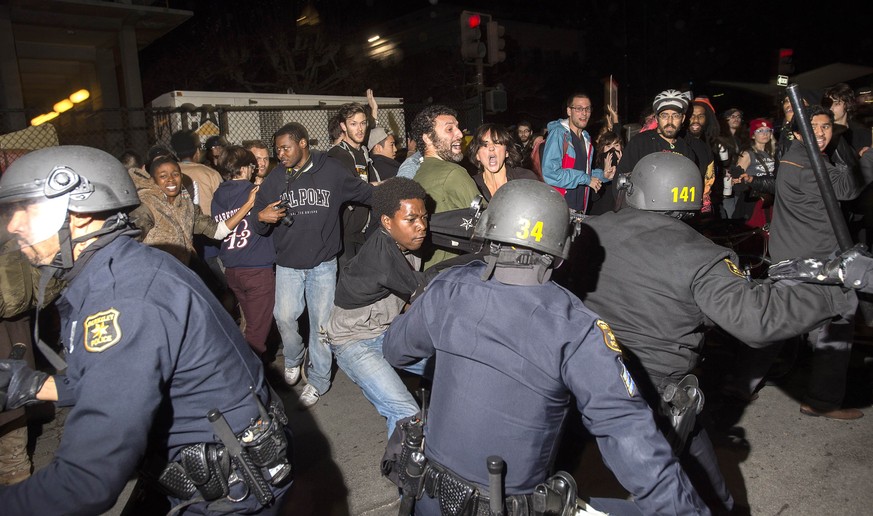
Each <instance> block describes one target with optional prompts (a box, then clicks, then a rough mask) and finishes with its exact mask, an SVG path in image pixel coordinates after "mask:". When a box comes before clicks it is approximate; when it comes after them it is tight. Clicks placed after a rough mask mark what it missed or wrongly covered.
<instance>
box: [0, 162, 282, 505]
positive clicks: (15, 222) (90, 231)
mask: <svg viewBox="0 0 873 516" xmlns="http://www.w3.org/2000/svg"><path fill="white" fill-rule="evenodd" d="M138 204H139V199H138V197H137V194H136V188H135V187H134V184H133V182H132V181H131V179H130V177H129V176H128V174H127V171H126V170H125V169H124V167H123V166H122V165H121V163H120V162H119V161H118V160H116V159H115V158H114V157H112V156H111V155H109V154H107V153H105V152H103V151H100V150H97V149H93V148H88V147H80V146H61V147H53V148H47V149H42V150H38V151H34V152H31V153H29V154H27V155H25V156H23V157H22V158H20V159H18V160H17V161H16V162H15V163H14V164H13V165H12V166H10V167H9V169H8V170H7V171H6V173H5V174H4V175H3V176H2V178H0V237H2V238H3V240H4V243H8V244H10V245H9V246H8V248H14V249H20V250H21V252H22V253H23V254H24V255H25V256H26V257H27V258H28V259H29V260H30V261H31V263H33V264H34V265H38V266H40V267H44V268H45V269H47V270H48V271H49V272H52V273H53V274H54V275H55V276H58V277H60V278H61V279H63V280H64V281H65V282H66V283H67V286H66V287H65V289H64V290H63V292H62V293H61V296H60V297H59V298H58V300H57V307H58V311H59V313H60V316H61V321H60V324H61V328H60V335H61V342H62V344H63V347H64V351H65V356H66V360H67V367H66V370H65V374H56V375H52V376H50V375H48V374H46V373H44V372H41V371H34V370H32V369H30V368H28V367H27V366H26V364H25V363H24V362H23V361H20V360H12V359H3V360H0V409H2V410H9V409H13V408H16V407H20V406H24V405H30V404H32V403H36V402H38V401H56V402H57V404H58V405H59V406H72V409H71V411H70V413H69V415H68V417H67V419H66V423H65V428H64V436H63V439H62V441H61V444H60V447H59V448H58V450H57V451H56V453H55V456H54V459H53V461H52V463H51V464H50V465H49V466H46V467H45V468H43V469H41V470H39V471H37V472H35V473H34V475H33V476H32V477H30V479H28V480H26V481H24V482H22V483H19V484H16V485H13V486H10V487H8V488H5V489H3V490H2V491H0V506H2V507H3V513H4V514H10V515H19V514H61V513H63V514H98V513H102V512H104V511H106V510H107V509H109V508H110V507H112V505H113V504H114V503H115V500H116V499H117V497H118V496H119V494H120V493H121V492H122V489H123V488H124V486H125V484H126V483H127V481H128V479H130V478H131V476H132V474H133V473H134V472H135V471H136V469H137V468H138V467H143V468H148V469H150V470H151V473H153V478H155V479H157V478H160V481H159V483H160V485H161V486H162V487H163V490H164V491H165V492H167V493H170V496H169V501H170V503H171V504H172V505H180V504H183V503H184V504H190V506H189V507H186V510H187V509H190V510H192V511H193V512H197V513H201V514H212V513H214V512H219V513H226V512H234V513H245V514H269V513H271V512H275V511H278V508H279V505H280V503H279V501H280V499H281V497H282V495H283V494H284V492H285V491H286V490H287V489H288V485H289V482H290V478H291V475H290V470H291V468H290V464H289V462H288V457H287V453H288V450H289V448H290V447H289V446H288V437H289V436H290V434H288V433H287V431H286V429H285V423H286V422H287V420H286V418H285V415H284V412H283V411H282V409H281V401H280V400H278V399H277V398H274V397H271V393H270V390H269V387H268V386H267V384H266V383H265V381H264V374H263V369H262V367H261V364H260V361H259V360H258V358H257V357H256V356H255V355H254V354H253V353H252V351H251V349H250V348H249V347H248V345H247V344H246V342H245V340H244V339H243V337H242V335H241V334H240V332H239V329H238V328H237V327H236V325H235V324H234V321H233V320H232V319H231V318H230V316H229V315H228V314H227V312H226V311H225V310H224V309H223V308H222V306H221V305H220V304H219V303H218V301H217V300H216V299H215V298H214V296H212V295H211V294H210V292H209V290H208V289H207V288H206V287H205V286H204V285H203V283H202V282H201V281H200V280H199V279H198V278H197V276H196V275H195V274H194V273H193V272H192V271H190V270H189V269H187V268H186V267H185V266H183V265H182V264H181V263H180V262H179V261H178V260H176V259H174V258H173V257H172V256H170V255H169V254H166V253H164V252H163V251H159V250H156V249H152V248H149V247H147V246H144V245H142V244H141V243H139V242H137V241H136V240H134V239H133V238H132V237H135V236H136V235H137V234H138V230H136V229H135V228H133V227H132V226H130V225H129V223H128V219H127V213H128V212H129V211H130V210H131V209H132V208H134V207H136V206H137V205H138ZM44 272H46V271H45V270H44ZM44 276H45V277H48V276H49V274H44ZM59 360H60V359H59ZM207 413H209V414H210V418H209V419H207ZM244 433H245V434H246V435H248V436H249V437H250V439H249V440H248V442H245V443H242V444H240V442H239V441H238V440H237V439H236V437H235V436H234V434H237V435H242V434H244ZM228 435H230V437H228ZM216 436H218V438H216Z"/></svg>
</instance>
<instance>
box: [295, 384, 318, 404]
mask: <svg viewBox="0 0 873 516" xmlns="http://www.w3.org/2000/svg"><path fill="white" fill-rule="evenodd" d="M298 403H299V404H300V407H302V408H309V407H311V406H313V405H315V404H316V403H318V391H317V390H316V389H315V387H313V386H312V385H308V384H307V385H306V387H304V388H303V392H301V393H300V399H299V400H298Z"/></svg>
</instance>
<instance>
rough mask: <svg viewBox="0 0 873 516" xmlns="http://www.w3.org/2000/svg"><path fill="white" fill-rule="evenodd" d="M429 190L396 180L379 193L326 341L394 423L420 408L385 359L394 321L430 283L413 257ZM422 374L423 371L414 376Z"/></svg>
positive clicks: (343, 276)
mask: <svg viewBox="0 0 873 516" xmlns="http://www.w3.org/2000/svg"><path fill="white" fill-rule="evenodd" d="M425 196H426V194H425V191H424V189H423V188H422V187H421V185H419V184H418V183H416V182H415V181H413V180H411V179H406V178H402V177H396V178H391V179H389V180H387V181H385V182H384V183H382V184H380V185H379V186H377V187H376V188H374V189H373V201H372V207H373V213H374V218H375V219H377V220H378V221H379V227H378V229H377V230H376V231H375V232H374V233H373V235H371V236H370V238H368V239H367V241H366V243H365V244H364V246H363V247H362V248H361V250H360V252H359V253H358V254H357V255H356V256H355V257H354V258H352V259H351V260H350V261H349V263H348V264H346V265H345V266H344V267H343V268H342V270H341V271H340V274H339V282H338V283H337V287H336V297H335V298H334V307H333V310H332V311H331V314H330V322H329V323H328V325H327V337H328V340H329V342H330V348H331V351H333V354H334V356H335V357H336V361H337V364H338V365H339V366H340V368H341V369H342V370H343V371H344V372H345V373H346V375H348V377H349V378H351V379H352V381H354V382H355V383H356V384H358V386H360V387H361V390H362V391H364V396H365V397H366V398H367V399H368V400H370V402H371V403H372V404H373V406H375V407H376V410H378V411H379V414H381V415H382V416H384V417H385V418H386V419H387V420H388V433H389V435H390V433H391V432H392V431H393V430H394V426H395V424H396V422H397V421H398V420H400V419H403V418H404V417H408V416H412V415H414V414H415V413H416V412H418V405H417V404H416V403H415V400H414V399H413V397H412V395H411V394H410V393H409V390H407V388H406V385H404V383H403V381H401V380H400V377H399V376H397V373H396V372H395V371H394V369H393V368H392V367H391V366H390V365H389V364H388V362H386V361H385V358H384V357H383V356H382V339H383V337H384V335H385V331H386V330H387V329H388V327H389V325H390V324H391V322H392V321H393V320H394V319H395V318H396V317H397V316H398V315H400V313H401V312H402V311H403V309H404V307H405V306H406V305H407V303H409V302H410V301H411V299H412V298H413V297H414V296H415V295H416V294H418V293H420V292H421V291H422V290H423V289H424V286H425V284H426V279H425V274H424V273H423V272H419V269H420V268H421V258H419V257H418V256H416V255H415V254H413V253H414V252H415V251H417V250H418V249H420V248H421V245H422V244H423V243H424V238H425V236H426V235H427V210H426V209H425V203H424V200H425ZM416 372H419V371H416Z"/></svg>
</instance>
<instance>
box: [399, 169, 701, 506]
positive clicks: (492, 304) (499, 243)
mask: <svg viewBox="0 0 873 516" xmlns="http://www.w3.org/2000/svg"><path fill="white" fill-rule="evenodd" d="M475 237H478V238H481V239H484V240H485V241H486V245H488V246H489V247H488V253H487V256H486V258H485V262H484V263H483V262H482V261H478V260H477V261H472V262H470V263H468V264H466V265H463V266H457V267H453V268H450V269H447V270H445V271H443V272H441V273H440V274H439V275H438V276H436V278H435V279H434V280H433V281H432V282H431V283H430V284H429V286H428V289H427V290H426V291H425V293H424V294H423V295H422V296H421V297H420V298H419V299H418V300H416V301H415V302H414V303H412V305H411V307H410V308H409V310H408V311H407V312H406V313H405V314H404V315H401V316H400V317H398V318H397V319H396V320H395V321H394V322H393V323H392V325H391V327H390V329H389V330H388V332H387V333H386V337H385V341H384V343H383V352H384V354H385V358H386V359H387V360H388V361H389V362H390V363H391V364H393V365H394V366H403V365H407V364H410V363H413V362H416V361H418V360H420V359H422V358H424V357H428V356H431V355H436V367H435V370H434V376H433V393H432V396H431V403H430V405H429V409H428V410H427V412H426V414H424V415H423V419H424V420H425V421H426V423H424V426H425V427H424V433H425V436H426V438H425V439H424V443H426V444H424V450H422V451H423V452H424V456H425V457H426V466H425V468H424V473H423V474H421V475H420V476H418V477H416V478H419V479H420V481H415V482H412V483H410V482H411V481H410V477H409V476H408V475H407V476H406V477H404V476H403V474H402V473H403V471H405V470H406V468H404V466H402V465H398V466H396V467H397V468H401V475H400V477H401V478H400V485H401V486H405V488H404V496H410V495H412V496H416V497H418V500H417V502H416V504H415V513H416V514H424V515H435V514H441V513H442V514H477V511H480V512H478V514H483V513H487V511H488V510H489V506H490V505H491V503H492V502H494V503H497V504H498V505H501V506H504V508H505V511H506V512H505V514H512V515H519V514H525V515H526V514H529V512H527V511H529V510H530V509H531V508H532V507H533V504H534V503H536V500H535V497H537V496H545V495H543V494H542V493H545V492H550V493H552V494H554V493H555V492H556V491H557V492H560V493H561V496H562V497H563V498H565V499H568V500H575V498H576V497H575V496H570V495H575V483H574V482H573V479H572V477H570V476H569V475H568V474H566V473H561V474H559V475H558V476H556V477H552V478H549V479H547V476H548V474H549V472H550V471H551V467H552V465H553V461H554V458H555V456H554V455H555V451H556V449H557V441H558V437H559V435H560V433H561V430H562V426H563V423H564V421H565V419H566V416H567V414H568V412H569V408H570V403H571V400H574V399H575V400H576V405H577V407H578V409H579V410H580V411H581V413H582V420H583V424H584V425H585V426H586V428H587V429H588V430H589V431H590V432H591V434H592V435H594V436H596V438H597V443H598V445H599V447H600V450H601V452H602V454H603V456H604V457H605V459H606V461H605V462H606V463H607V464H608V465H609V467H610V468H611V469H612V470H613V472H614V473H615V474H616V477H617V478H618V479H619V481H620V482H622V484H623V485H624V486H625V487H626V488H627V490H628V491H629V492H631V493H632V495H633V500H632V501H630V502H628V501H625V500H608V499H592V500H590V501H589V503H590V506H589V505H586V502H582V501H581V500H580V501H577V502H574V503H578V504H579V507H587V508H588V510H590V509H592V508H593V509H599V510H609V511H610V512H612V513H616V514H640V513H644V514H655V513H671V514H697V513H707V510H706V507H705V506H704V505H703V502H702V501H701V500H700V498H699V497H698V496H697V494H696V493H695V492H694V490H693V488H692V487H691V485H690V482H689V480H688V478H687V477H686V476H685V474H684V473H683V472H682V470H681V469H680V467H679V464H678V462H677V460H676V458H675V457H674V455H673V453H672V451H671V449H670V446H669V444H668V443H667V441H666V440H665V439H664V437H663V435H661V433H660V432H658V430H657V428H656V427H655V424H654V420H653V418H652V414H651V411H650V409H649V408H648V406H647V405H646V403H645V401H644V400H643V399H642V398H641V397H640V395H639V393H638V391H637V388H636V385H635V382H634V380H633V378H632V377H631V376H630V375H629V374H628V372H627V370H626V368H625V365H624V362H623V358H622V350H621V348H620V347H619V346H618V344H617V343H616V341H615V338H614V336H613V333H612V331H611V329H610V326H609V324H607V322H605V321H604V320H602V319H600V318H598V316H597V315H595V313H593V312H592V311H590V310H589V309H588V308H586V307H585V306H584V305H583V304H582V302H581V301H580V300H579V299H578V298H577V297H576V296H574V295H573V294H572V293H570V292H569V291H567V290H565V289H564V288H562V287H560V286H558V285H557V284H556V283H554V282H552V281H551V280H550V279H549V278H550V275H551V273H552V271H553V269H554V268H555V267H556V266H557V265H558V264H559V263H560V262H561V261H562V260H563V259H565V258H566V257H567V256H568V245H569V242H570V237H571V227H570V212H569V209H568V207H567V203H566V202H565V201H564V199H563V197H562V196H561V195H560V194H559V193H558V192H557V191H556V190H554V189H553V188H551V187H549V186H548V185H546V184H544V183H541V182H538V181H532V180H518V181H511V182H509V183H507V184H506V185H504V186H502V187H501V188H500V189H499V190H498V191H497V192H496V193H495V194H494V197H493V198H492V200H491V202H490V203H489V206H488V208H487V209H486V210H485V212H484V214H483V215H482V216H481V218H480V220H479V221H478V223H477V225H476V228H475ZM402 428H404V429H408V427H402ZM401 440H406V437H402V439H401ZM640 449H645V450H647V451H646V453H644V454H641V453H639V450H640ZM491 456H495V457H499V458H502V460H503V461H504V462H505V465H506V467H505V478H504V477H503V476H501V475H500V473H499V471H500V468H499V467H498V468H495V471H497V472H498V473H497V474H496V476H497V477H498V480H497V482H498V483H497V484H493V481H494V478H495V473H493V472H492V473H489V468H488V467H487V466H486V461H487V459H489V457H491ZM401 458H402V454H401ZM492 458H493V457H492ZM388 469H390V468H388ZM383 471H385V470H383ZM501 482H502V486H503V487H502V488H501V492H502V493H503V494H504V495H505V497H504V496H500V495H497V496H496V497H494V500H493V501H492V500H491V498H492V497H491V492H490V491H489V489H490V488H489V485H501V484H500V483H501ZM538 485H539V486H540V488H541V489H538ZM568 485H572V487H568ZM538 490H539V491H541V494H540V495H538V494H535V491H538ZM564 495H567V496H564ZM544 501H545V499H541V500H539V502H544ZM491 508H492V509H493V506H492V507H491ZM571 509H573V507H569V508H567V510H568V511H569V510H571ZM567 513H568V514H569V513H570V512H567ZM531 514H532V513H531Z"/></svg>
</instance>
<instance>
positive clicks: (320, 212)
mask: <svg viewBox="0 0 873 516" xmlns="http://www.w3.org/2000/svg"><path fill="white" fill-rule="evenodd" d="M292 174H294V175H296V174H295V173H294V171H291V172H290V173H289V171H287V170H286V169H285V167H284V165H282V164H279V166H278V167H277V168H276V169H274V170H273V172H272V173H270V175H268V176H267V178H266V179H264V182H263V183H261V188H260V190H258V195H257V197H256V198H255V206H254V208H253V209H252V212H253V213H258V212H260V211H261V210H263V209H264V208H265V207H266V206H267V205H268V204H270V203H273V202H276V201H278V200H279V198H280V195H283V194H287V195H285V197H287V199H288V201H289V202H290V204H291V207H290V208H288V211H287V213H288V214H290V215H291V216H292V217H293V218H294V223H293V224H292V225H291V226H286V225H284V224H283V223H281V222H279V223H278V224H267V223H264V222H260V221H257V222H256V223H255V230H256V231H257V232H258V233H259V234H261V235H265V236H266V235H270V234H272V236H273V245H274V247H275V248H276V264H277V265H280V266H282V267H289V268H292V269H312V268H314V267H316V266H318V265H319V264H321V263H322V262H326V261H328V260H330V259H332V258H334V257H335V256H336V255H337V254H338V253H339V252H340V250H341V249H342V240H341V239H340V209H341V206H342V204H343V203H346V202H359V203H363V204H369V202H370V196H371V195H372V190H373V187H372V186H371V185H370V183H366V182H364V181H361V179H360V178H358V177H354V176H352V175H351V174H349V173H348V172H347V171H346V170H345V169H344V168H343V166H342V164H340V163H339V162H337V161H336V160H332V159H328V157H327V155H326V154H323V153H321V152H315V151H313V152H312V154H311V157H310V162H309V163H307V164H306V165H304V166H303V173H302V174H300V177H298V178H297V179H296V180H293V181H291V182H290V183H289V181H290V180H291V178H292V177H293V175H292Z"/></svg>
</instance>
